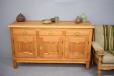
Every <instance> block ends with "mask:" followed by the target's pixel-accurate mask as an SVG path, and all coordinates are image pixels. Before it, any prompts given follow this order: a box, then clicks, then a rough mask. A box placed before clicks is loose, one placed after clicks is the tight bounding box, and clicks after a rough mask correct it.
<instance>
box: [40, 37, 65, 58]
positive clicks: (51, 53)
mask: <svg viewBox="0 0 114 76" xmlns="http://www.w3.org/2000/svg"><path fill="white" fill-rule="evenodd" d="M39 50H40V57H42V58H52V59H53V58H59V57H60V58H61V57H62V53H63V45H62V36H40V49H39Z"/></svg>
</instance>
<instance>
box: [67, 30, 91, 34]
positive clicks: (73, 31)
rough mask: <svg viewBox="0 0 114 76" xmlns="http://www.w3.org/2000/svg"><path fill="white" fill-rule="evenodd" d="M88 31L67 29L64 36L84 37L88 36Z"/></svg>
mask: <svg viewBox="0 0 114 76" xmlns="http://www.w3.org/2000/svg"><path fill="white" fill-rule="evenodd" d="M89 33H90V30H89V29H67V30H66V35H73V36H82V35H83V36H84V35H89Z"/></svg>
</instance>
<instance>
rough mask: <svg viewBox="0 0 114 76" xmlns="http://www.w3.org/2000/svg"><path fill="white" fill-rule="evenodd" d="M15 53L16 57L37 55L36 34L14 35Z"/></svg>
mask: <svg viewBox="0 0 114 76" xmlns="http://www.w3.org/2000/svg"><path fill="white" fill-rule="evenodd" d="M13 42H14V53H15V56H16V57H25V58H28V57H36V54H37V51H36V43H35V42H36V39H35V35H28V34H26V35H21V34H20V35H14V41H13Z"/></svg>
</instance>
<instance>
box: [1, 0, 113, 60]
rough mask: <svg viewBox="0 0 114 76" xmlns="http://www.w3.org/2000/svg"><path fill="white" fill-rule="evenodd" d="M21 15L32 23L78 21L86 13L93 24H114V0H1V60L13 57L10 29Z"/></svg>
mask: <svg viewBox="0 0 114 76" xmlns="http://www.w3.org/2000/svg"><path fill="white" fill-rule="evenodd" d="M20 12H22V13H23V14H24V15H25V16H26V18H27V19H28V20H39V19H40V20H41V19H44V18H50V17H54V16H59V17H60V19H61V20H74V19H75V18H76V16H78V15H80V14H82V13H85V14H86V15H87V16H88V19H89V20H90V21H91V22H92V23H93V24H114V21H113V20H114V15H113V14H114V0H0V57H4V58H10V57H11V45H10V44H11V43H10V32H9V28H8V25H9V24H10V23H11V22H13V21H14V20H15V17H16V16H17V15H18V14H19V13H20Z"/></svg>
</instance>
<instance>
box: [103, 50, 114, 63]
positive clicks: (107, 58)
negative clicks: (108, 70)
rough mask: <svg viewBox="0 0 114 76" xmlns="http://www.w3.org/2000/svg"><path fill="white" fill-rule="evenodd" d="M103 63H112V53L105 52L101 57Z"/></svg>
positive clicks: (113, 56) (113, 57) (113, 61)
mask: <svg viewBox="0 0 114 76" xmlns="http://www.w3.org/2000/svg"><path fill="white" fill-rule="evenodd" d="M103 63H104V64H114V55H112V54H110V53H108V52H105V54H104V57H103Z"/></svg>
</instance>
